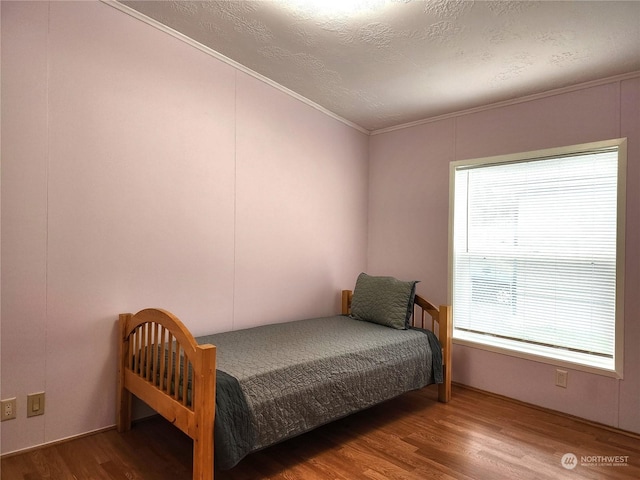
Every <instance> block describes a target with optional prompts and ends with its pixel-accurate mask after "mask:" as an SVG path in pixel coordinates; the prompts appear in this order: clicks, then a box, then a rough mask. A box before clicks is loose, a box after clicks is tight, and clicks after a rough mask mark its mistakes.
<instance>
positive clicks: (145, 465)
mask: <svg viewBox="0 0 640 480" xmlns="http://www.w3.org/2000/svg"><path fill="white" fill-rule="evenodd" d="M436 398H437V391H436V389H435V388H433V387H428V388H426V389H423V390H421V391H417V392H411V393H408V394H405V395H403V396H401V397H399V398H397V399H394V400H391V401H389V402H386V403H384V404H382V405H378V406H376V407H373V408H371V409H369V410H366V411H364V412H360V413H357V414H355V415H352V416H350V417H347V418H345V419H342V420H340V421H337V422H334V423H331V424H329V425H326V426H324V427H322V428H319V429H317V430H315V431H313V432H310V433H308V434H305V435H302V436H300V437H297V438H294V439H292V440H289V441H287V442H284V443H281V444H279V445H276V446H274V447H271V448H269V449H266V450H263V451H261V452H258V453H256V454H253V455H251V456H249V457H247V458H245V459H244V460H243V461H242V462H241V463H240V464H239V465H238V466H237V467H235V468H234V469H232V470H229V471H226V472H216V480H238V479H246V480H258V479H281V480H285V479H286V480H294V479H300V480H345V479H346V480H354V479H372V480H394V479H398V480H400V479H416V480H418V479H419V480H425V479H445V480H468V479H474V480H499V479H508V480H525V479H531V480H546V479H548V480H558V479H572V480H575V479H621V480H622V479H638V478H640V439H638V437H634V436H627V435H624V434H621V433H617V432H612V431H610V430H608V429H605V428H599V427H597V426H593V425H589V424H586V423H584V422H581V421H578V420H575V419H571V418H567V417H565V416H562V415H556V414H554V413H551V412H547V411H543V410H540V409H536V408H532V407H528V406H525V405H522V404H519V403H517V402H512V401H510V400H507V399H503V398H498V397H494V396H489V395H485V394H483V393H481V392H477V391H473V390H469V389H466V388H462V387H454V391H453V399H452V401H451V402H450V403H448V404H442V403H438V402H436ZM567 453H573V454H574V455H575V456H576V464H575V465H576V466H575V468H574V469H571V470H570V469H567V468H564V467H563V466H562V464H561V459H562V457H563V455H565V454H567ZM191 454H192V443H191V440H190V439H189V438H188V437H186V436H185V435H183V434H182V433H181V432H180V431H178V430H177V429H176V428H174V427H172V426H171V425H169V424H168V423H167V422H166V421H164V420H163V419H160V418H157V417H156V418H153V419H151V420H145V421H143V422H139V423H137V424H136V425H134V428H133V430H132V431H131V432H128V433H126V434H118V433H117V432H115V430H110V431H107V432H103V433H99V434H96V435H91V436H88V437H84V438H81V439H76V440H72V441H68V442H64V443H60V444H57V445H53V446H49V447H45V448H42V449H38V450H35V451H32V452H27V453H23V454H19V455H15V456H9V457H6V458H3V459H2V462H1V464H0V472H1V478H2V479H3V480H41V479H53V480H85V479H91V480H93V479H96V480H165V479H166V480H190V479H191ZM605 456H619V457H621V458H618V459H615V460H617V461H618V463H620V465H618V466H612V465H608V464H607V462H610V461H611V460H612V459H606V458H597V457H605Z"/></svg>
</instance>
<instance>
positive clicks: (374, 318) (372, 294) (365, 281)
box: [351, 273, 418, 329]
mask: <svg viewBox="0 0 640 480" xmlns="http://www.w3.org/2000/svg"><path fill="white" fill-rule="evenodd" d="M416 283H418V282H417V281H410V282H403V281H400V280H397V279H395V278H393V277H374V276H371V275H367V274H366V273H361V274H360V275H359V276H358V280H357V281H356V288H355V289H354V291H353V298H352V300H351V316H352V317H354V318H357V319H358V320H365V321H367V322H373V323H379V324H380V325H386V326H387V327H392V328H397V329H406V328H408V327H409V326H410V322H411V315H412V314H413V302H414V299H415V295H416Z"/></svg>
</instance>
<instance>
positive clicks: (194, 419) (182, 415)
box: [116, 309, 216, 480]
mask: <svg viewBox="0 0 640 480" xmlns="http://www.w3.org/2000/svg"><path fill="white" fill-rule="evenodd" d="M118 359H119V365H118V399H117V419H116V424H117V428H118V431H119V432H123V431H126V430H129V429H130V428H131V398H132V395H135V396H136V397H138V398H140V399H141V400H142V401H144V402H145V403H147V404H148V405H149V406H150V407H151V408H153V409H154V410H155V411H157V412H158V413H159V414H161V415H162V416H163V417H165V418H166V419H167V420H169V421H170V422H171V423H173V424H174V425H175V426H177V427H178V428H180V430H182V431H183V432H184V433H186V434H187V435H189V437H191V438H192V439H193V442H194V444H193V453H194V455H193V478H194V480H212V479H213V438H214V437H213V425H214V419H215V395H216V391H215V389H216V349H215V347H214V346H213V345H198V344H197V343H196V341H195V339H194V338H193V336H192V335H191V333H190V332H189V330H188V329H187V328H186V327H185V326H184V324H183V323H182V322H181V321H180V320H179V319H178V318H177V317H175V316H174V315H172V314H171V313H169V312H167V311H165V310H160V309H146V310H142V311H140V312H138V313H136V314H135V315H132V314H130V313H126V314H122V315H120V338H119V352H118Z"/></svg>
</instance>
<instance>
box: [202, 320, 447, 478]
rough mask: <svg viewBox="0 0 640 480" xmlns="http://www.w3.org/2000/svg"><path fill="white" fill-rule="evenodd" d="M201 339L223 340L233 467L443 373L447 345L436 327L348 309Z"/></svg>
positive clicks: (221, 427)
mask: <svg viewBox="0 0 640 480" xmlns="http://www.w3.org/2000/svg"><path fill="white" fill-rule="evenodd" d="M196 340H197V341H198V343H201V344H203V343H211V344H213V345H215V346H216V348H217V362H218V365H217V368H218V371H219V372H223V373H222V375H220V374H219V375H218V381H217V395H216V426H215V429H216V433H215V441H216V445H215V449H216V466H217V467H218V468H220V469H229V468H232V467H233V466H235V465H236V464H237V463H238V462H239V461H240V460H241V459H242V458H243V457H244V456H246V455H247V454H249V453H251V452H254V451H256V450H259V449H262V448H265V447H267V446H269V445H272V444H274V443H277V442H280V441H282V440H285V439H287V438H290V437H293V436H295V435H299V434H301V433H304V432H306V431H309V430H311V429H313V428H316V427H318V426H320V425H323V424H325V423H327V422H330V421H332V420H336V419H338V418H341V417H344V416H346V415H349V414H351V413H354V412H356V411H358V410H362V409H364V408H367V407H369V406H372V405H374V404H377V403H380V402H382V401H385V400H388V399H390V398H393V397H395V396H398V395H400V394H402V393H404V392H407V391H409V390H415V389H418V388H421V387H423V386H425V385H428V384H430V383H441V381H442V371H441V365H442V361H441V357H440V348H439V344H438V343H437V339H436V338H435V336H434V335H433V334H432V333H431V332H428V331H426V330H418V329H410V330H396V329H392V328H389V327H385V326H381V325H377V324H373V323H369V322H363V321H359V320H354V319H352V318H350V317H347V316H335V317H325V318H316V319H309V320H300V321H296V322H289V323H281V324H272V325H267V326H262V327H255V328H251V329H246V330H237V331H232V332H226V333H220V334H215V335H209V336H205V337H199V338H197V339H196ZM434 347H436V348H434ZM432 352H433V353H432ZM434 353H435V356H434ZM434 357H435V361H434ZM434 367H435V368H434Z"/></svg>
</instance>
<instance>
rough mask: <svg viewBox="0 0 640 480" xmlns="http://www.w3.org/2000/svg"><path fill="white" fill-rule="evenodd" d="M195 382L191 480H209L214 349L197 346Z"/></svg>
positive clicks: (213, 412) (211, 445) (212, 421)
mask: <svg viewBox="0 0 640 480" xmlns="http://www.w3.org/2000/svg"><path fill="white" fill-rule="evenodd" d="M196 357H197V358H196V360H195V363H196V364H199V368H198V369H197V371H199V372H202V373H201V375H200V376H199V377H198V379H197V381H195V382H194V384H195V388H196V389H197V390H196V391H195V392H194V399H193V403H194V405H193V411H194V412H195V414H196V431H195V435H194V436H193V480H213V472H214V468H213V426H214V422H215V414H216V410H215V409H216V347H214V346H213V345H201V346H200V347H198V349H197V350H196Z"/></svg>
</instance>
